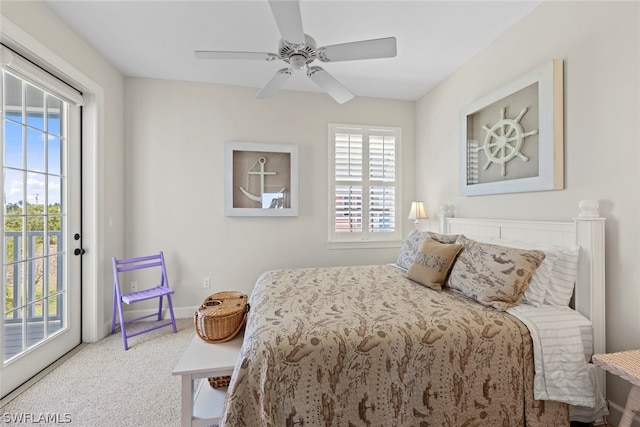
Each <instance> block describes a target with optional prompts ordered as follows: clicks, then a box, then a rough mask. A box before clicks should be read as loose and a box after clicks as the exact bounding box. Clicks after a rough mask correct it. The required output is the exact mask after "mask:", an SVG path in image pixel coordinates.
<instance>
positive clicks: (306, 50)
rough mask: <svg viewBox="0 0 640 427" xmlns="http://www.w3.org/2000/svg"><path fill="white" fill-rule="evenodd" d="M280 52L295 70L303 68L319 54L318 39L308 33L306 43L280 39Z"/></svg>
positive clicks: (281, 56) (283, 58)
mask: <svg viewBox="0 0 640 427" xmlns="http://www.w3.org/2000/svg"><path fill="white" fill-rule="evenodd" d="M278 52H279V54H280V58H282V60H283V61H285V62H286V63H287V64H290V65H291V68H293V69H295V70H302V69H303V68H304V67H305V65H308V64H311V63H312V62H313V61H314V60H315V59H316V58H317V56H318V53H317V50H316V41H315V40H314V39H313V37H311V36H309V35H307V34H305V35H304V44H302V45H300V44H295V43H290V42H288V41H286V40H284V39H282V40H280V50H279V51H278Z"/></svg>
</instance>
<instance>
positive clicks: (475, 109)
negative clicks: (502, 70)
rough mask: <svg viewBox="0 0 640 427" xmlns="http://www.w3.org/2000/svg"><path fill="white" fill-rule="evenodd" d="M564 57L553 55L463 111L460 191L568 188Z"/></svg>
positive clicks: (489, 192) (525, 190) (491, 191)
mask: <svg viewBox="0 0 640 427" xmlns="http://www.w3.org/2000/svg"><path fill="white" fill-rule="evenodd" d="M563 85H564V81H563V61H562V60H559V59H554V60H552V61H550V62H548V63H546V64H544V65H543V66H541V67H539V68H537V69H535V70H533V71H531V72H529V73H527V74H526V75H524V76H522V77H521V78H519V79H517V80H515V81H513V82H511V83H509V84H507V85H505V86H503V87H501V88H500V89H497V90H495V91H493V92H491V93H489V94H487V95H485V96H484V97H482V98H480V99H478V100H477V101H475V102H474V103H472V104H471V105H469V106H467V107H465V108H463V109H462V110H461V112H460V153H459V154H460V175H459V179H460V193H461V194H462V195H465V196H475V195H485V194H500V193H519V192H530V191H545V190H561V189H563V188H564V111H563V108H564V94H563Z"/></svg>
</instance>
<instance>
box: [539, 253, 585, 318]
mask: <svg viewBox="0 0 640 427" xmlns="http://www.w3.org/2000/svg"><path fill="white" fill-rule="evenodd" d="M579 255H580V247H579V246H574V247H572V248H564V249H563V250H561V251H560V252H559V253H558V257H557V258H556V259H555V260H554V261H553V269H552V270H551V281H550V282H549V287H548V288H547V294H546V295H545V297H544V303H545V304H550V305H559V306H568V305H569V303H570V302H571V297H572V296H573V289H574V287H575V284H576V278H577V277H578V258H579Z"/></svg>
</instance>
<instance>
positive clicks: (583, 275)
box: [440, 200, 606, 385]
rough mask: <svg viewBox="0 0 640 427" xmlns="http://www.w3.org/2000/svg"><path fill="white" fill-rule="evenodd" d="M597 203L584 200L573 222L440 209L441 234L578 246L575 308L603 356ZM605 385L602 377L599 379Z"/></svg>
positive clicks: (602, 271) (601, 248) (601, 260)
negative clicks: (464, 215) (468, 214)
mask: <svg viewBox="0 0 640 427" xmlns="http://www.w3.org/2000/svg"><path fill="white" fill-rule="evenodd" d="M598 208H599V205H598V202H596V201H593V200H583V201H581V202H580V204H579V209H580V213H579V215H578V216H577V217H576V218H574V219H573V220H572V221H527V220H497V219H471V218H454V217H453V207H452V206H443V207H442V208H441V209H440V232H441V233H446V234H464V235H465V236H467V237H469V238H472V239H473V238H476V239H483V238H484V239H486V238H489V239H500V240H510V241H518V242H530V243H548V244H552V245H558V246H575V245H576V244H577V245H579V246H580V256H579V261H578V278H577V281H576V287H575V291H574V308H575V309H576V310H577V311H579V312H580V313H581V314H582V315H583V316H585V317H587V318H588V319H589V320H591V322H592V324H593V350H594V353H595V354H598V353H605V335H606V333H605V253H604V247H605V240H604V225H605V218H602V217H600V215H599V213H598ZM600 380H601V382H600V384H602V385H604V375H602V377H601V378H600Z"/></svg>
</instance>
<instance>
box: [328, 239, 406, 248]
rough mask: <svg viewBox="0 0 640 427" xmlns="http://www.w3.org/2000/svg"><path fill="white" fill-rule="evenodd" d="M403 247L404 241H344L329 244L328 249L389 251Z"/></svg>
mask: <svg viewBox="0 0 640 427" xmlns="http://www.w3.org/2000/svg"><path fill="white" fill-rule="evenodd" d="M401 246H402V240H387V241H375V242H360V241H342V242H327V249H387V248H399V247H401Z"/></svg>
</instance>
